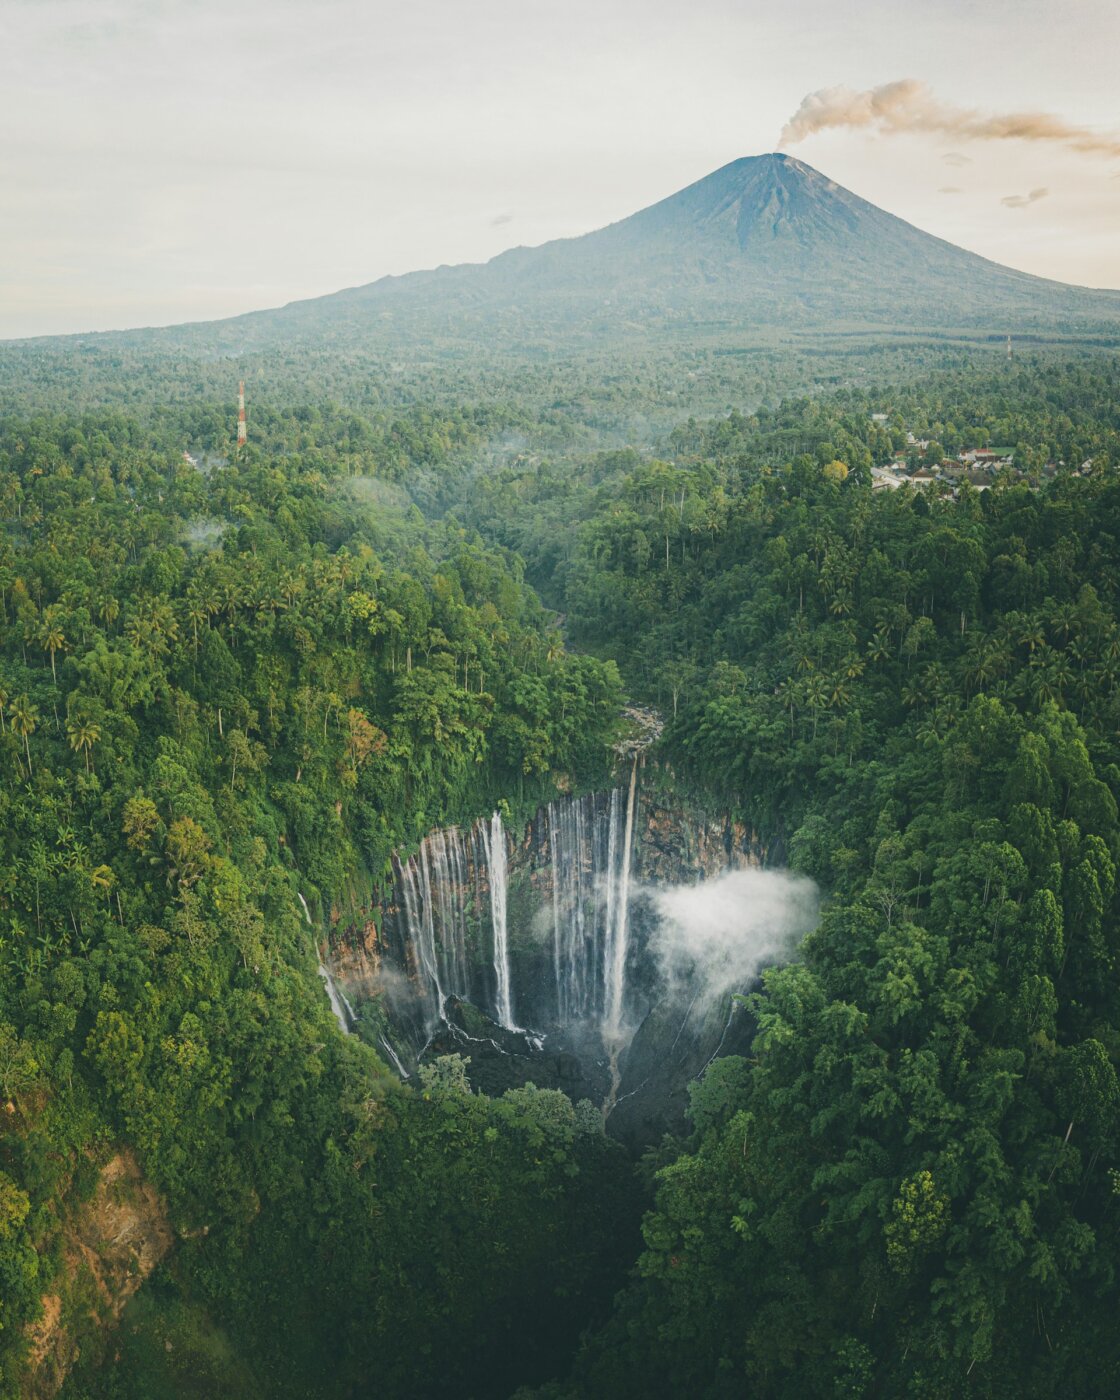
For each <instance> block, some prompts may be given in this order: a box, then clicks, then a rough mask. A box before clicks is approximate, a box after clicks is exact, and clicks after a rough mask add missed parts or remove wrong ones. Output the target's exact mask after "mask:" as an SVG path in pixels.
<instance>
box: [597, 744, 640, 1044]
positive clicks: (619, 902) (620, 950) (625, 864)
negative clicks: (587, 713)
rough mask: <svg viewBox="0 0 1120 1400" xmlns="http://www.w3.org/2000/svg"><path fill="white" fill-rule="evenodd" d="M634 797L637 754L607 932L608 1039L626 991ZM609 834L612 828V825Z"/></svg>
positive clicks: (618, 1024) (616, 1031) (617, 1032)
mask: <svg viewBox="0 0 1120 1400" xmlns="http://www.w3.org/2000/svg"><path fill="white" fill-rule="evenodd" d="M637 800H638V754H635V755H634V766H633V768H631V770H630V791H629V793H628V794H627V798H626V828H625V832H624V834H623V838H622V851H621V853H620V854H619V855H618V857H617V866H616V867H615V868H616V870H617V876H616V888H615V898H614V917H613V920H612V921H611V923H610V927H609V933H608V945H607V946H608V953H607V959H606V996H605V998H604V1000H605V1003H606V1004H605V1007H604V1011H605V1019H604V1029H605V1032H606V1035H607V1037H608V1038H609V1039H611V1040H615V1041H617V1040H618V1039H619V1037H620V1036H621V1034H622V1014H623V1008H622V1002H623V996H624V993H625V991H626V955H627V953H628V952H629V943H630V939H629V931H630V858H631V855H632V852H633V846H634V809H635V807H636V805H637ZM612 834H613V827H612Z"/></svg>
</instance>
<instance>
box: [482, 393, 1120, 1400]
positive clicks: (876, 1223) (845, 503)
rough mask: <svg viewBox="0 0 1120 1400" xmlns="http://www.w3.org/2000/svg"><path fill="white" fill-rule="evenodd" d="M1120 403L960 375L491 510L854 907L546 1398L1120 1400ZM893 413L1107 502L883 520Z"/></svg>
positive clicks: (794, 973)
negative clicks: (982, 441)
mask: <svg viewBox="0 0 1120 1400" xmlns="http://www.w3.org/2000/svg"><path fill="white" fill-rule="evenodd" d="M1115 403H1116V381H1115V371H1114V370H1112V369H1104V368H1102V369H1098V370H1096V371H1093V372H1087V371H1069V370H1066V369H1057V368H1051V369H1049V370H1046V371H1043V372H1035V371H1030V372H1028V371H1023V372H1021V373H1017V374H1011V375H1009V376H1008V377H1006V378H1005V379H1004V380H1003V382H1002V383H999V384H996V383H994V382H992V381H991V380H983V379H977V380H973V381H971V382H970V381H968V380H935V381H933V382H931V383H928V384H925V385H919V386H916V387H915V389H914V390H913V392H909V393H902V394H898V393H894V394H892V393H889V392H886V391H885V392H884V396H883V398H882V399H881V400H880V401H879V402H875V401H872V402H871V403H868V401H866V400H864V399H862V398H861V397H856V398H853V397H851V396H840V397H839V398H837V399H835V400H833V401H831V402H825V403H802V404H796V405H795V404H791V405H788V406H787V407H786V408H785V409H784V410H783V411H782V412H780V413H779V414H776V415H759V417H758V418H757V419H752V420H749V421H748V420H743V419H738V420H729V421H727V422H724V423H721V424H714V425H709V426H707V427H699V426H697V427H690V428H689V429H688V430H687V431H685V432H682V433H681V434H680V435H678V437H677V439H676V445H677V447H678V449H679V452H680V455H679V456H678V458H677V460H676V461H675V462H674V463H671V464H670V463H648V462H642V461H638V460H633V459H620V458H618V457H617V456H615V457H608V458H603V459H599V460H597V461H596V462H595V463H593V464H591V465H590V466H589V467H588V468H587V469H586V471H585V473H584V475H583V477H582V478H576V480H577V481H578V482H579V483H580V484H579V485H578V486H577V485H575V484H574V483H569V490H568V493H567V495H566V496H565V494H564V492H563V491H562V490H560V489H557V488H556V486H555V483H553V482H549V483H547V484H545V485H544V486H543V487H542V488H541V490H540V491H539V493H538V490H537V486H536V484H535V483H533V482H532V481H531V480H530V479H528V478H525V479H523V480H522V481H520V482H516V483H514V482H509V481H507V482H505V483H504V484H503V485H501V486H500V487H496V489H495V492H494V495H493V497H492V498H490V499H489V500H488V501H487V502H485V503H484V504H480V506H479V512H480V515H481V514H482V513H485V512H487V511H488V510H490V509H493V510H494V511H495V513H496V514H501V515H503V517H504V520H505V526H504V529H505V531H506V532H507V533H513V534H516V535H517V537H518V539H519V542H520V543H521V545H522V547H523V548H525V549H526V551H527V553H528V554H529V555H530V557H532V552H533V549H534V546H536V548H537V549H538V551H540V552H541V553H542V555H543V558H544V560H545V561H547V562H546V564H545V565H544V566H543V567H542V576H543V575H545V574H548V573H549V572H554V574H555V579H556V587H557V595H556V601H557V605H558V606H566V607H568V608H570V620H571V626H572V630H573V634H574V635H575V636H577V637H579V638H580V639H581V640H582V641H583V642H584V644H590V645H594V646H598V647H601V648H602V649H603V650H605V651H611V652H613V653H615V654H618V655H619V656H621V657H623V658H624V660H625V661H626V669H627V670H628V672H629V674H630V675H631V676H632V677H633V678H634V680H635V681H636V682H637V683H639V684H641V685H642V686H643V687H644V688H645V689H646V690H647V692H648V693H649V694H650V695H651V696H652V695H660V696H661V697H662V698H663V699H664V701H665V702H666V703H667V704H668V705H669V706H670V707H671V711H673V712H675V717H674V719H673V721H672V723H671V724H670V726H669V729H668V731H667V734H666V738H665V740H664V743H663V748H664V752H665V755H666V757H667V759H668V760H669V761H670V762H672V763H673V764H674V765H676V766H677V767H678V768H679V770H680V771H681V773H682V774H685V775H688V776H689V777H690V778H691V780H692V781H694V782H695V783H697V784H698V785H700V786H702V787H704V788H705V789H707V790H709V791H715V792H719V793H721V794H723V795H724V797H725V799H726V800H727V801H728V802H729V803H732V804H734V806H735V807H736V808H737V809H738V810H740V811H741V812H742V813H743V815H744V817H745V818H746V819H748V820H750V821H751V822H753V823H755V824H756V825H757V826H758V827H760V828H761V829H763V830H768V831H775V830H781V831H783V832H785V833H786V834H787V835H788V840H789V850H790V857H791V862H792V863H793V864H794V865H795V866H796V867H797V868H800V869H802V870H805V871H807V872H809V873H811V874H813V875H815V876H816V877H817V878H818V879H819V880H820V882H821V883H822V885H824V886H825V887H826V888H827V889H829V890H830V891H831V902H830V906H829V908H828V911H827V913H826V915H825V917H824V920H823V922H822V924H821V926H820V928H819V929H818V930H817V931H816V932H815V933H814V934H812V935H810V937H809V938H808V939H807V940H806V943H805V945H804V947H803V950H802V958H801V960H800V961H798V962H797V963H796V964H794V965H792V966H790V967H788V968H784V969H781V970H774V971H771V972H769V973H768V974H767V975H766V977H765V980H764V986H763V988H762V989H761V991H760V992H759V993H758V994H757V995H755V996H752V997H751V998H750V1009H751V1011H752V1013H753V1015H754V1016H755V1017H756V1019H757V1023H758V1026H759V1032H758V1035H757V1038H756V1040H755V1042H754V1046H753V1053H752V1055H751V1057H750V1058H749V1059H734V1058H732V1059H728V1060H725V1061H722V1062H720V1061H717V1062H716V1064H714V1065H713V1066H712V1068H711V1069H710V1070H709V1072H708V1075H707V1076H706V1078H705V1079H704V1081H703V1082H702V1083H701V1084H698V1085H696V1086H694V1087H693V1091H692V1093H693V1125H694V1129H695V1136H694V1138H693V1140H692V1142H691V1144H690V1145H689V1147H688V1149H687V1150H686V1151H685V1152H684V1153H683V1154H681V1155H680V1156H675V1153H674V1150H673V1149H671V1148H670V1149H668V1156H669V1158H670V1160H669V1162H668V1164H667V1165H664V1166H663V1168H662V1170H661V1171H660V1172H659V1175H658V1185H657V1197H656V1206H655V1209H654V1211H653V1212H652V1213H651V1214H650V1215H649V1216H648V1217H647V1219H646V1223H645V1227H644V1235H645V1245H646V1248H645V1251H644V1252H643V1254H642V1255H641V1257H640V1259H639V1261H638V1265H637V1270H636V1274H635V1277H634V1279H633V1282H632V1283H631V1285H630V1287H629V1289H628V1290H627V1291H626V1292H625V1293H624V1294H623V1295H622V1297H621V1299H620V1301H619V1304H618V1307H617V1310H616V1314H615V1317H614V1320H613V1321H612V1323H611V1325H610V1326H609V1327H608V1328H607V1329H606V1330H605V1331H603V1332H601V1333H599V1334H596V1335H594V1336H593V1337H592V1338H591V1339H590V1340H589V1341H588V1342H587V1343H586V1344H585V1347H584V1350H583V1352H582V1354H581V1357H580V1360H579V1363H578V1364H577V1367H576V1370H575V1373H574V1378H573V1380H572V1381H570V1382H569V1383H567V1384H565V1385H559V1386H557V1387H556V1388H555V1389H552V1390H549V1391H548V1392H546V1393H547V1394H549V1395H555V1396H564V1397H569V1396H604V1395H626V1396H629V1395H634V1396H639V1395H647V1396H648V1395H666V1396H668V1395H680V1394H687V1395H695V1396H713V1397H714V1396H724V1395H727V1396H730V1395H741V1394H744V1393H746V1394H759V1395H805V1394H811V1395H820V1396H825V1395H836V1394H843V1395H873V1394H876V1395H903V1394H905V1395H936V1396H945V1397H949V1396H955V1395H960V1394H963V1393H969V1394H977V1395H991V1396H1012V1395H1024V1394H1029V1395H1039V1396H1041V1395H1049V1394H1054V1393H1056V1392H1057V1391H1059V1390H1064V1389H1069V1390H1070V1391H1071V1392H1072V1393H1076V1394H1079V1395H1093V1396H1098V1395H1100V1396H1103V1395H1107V1394H1111V1393H1113V1392H1114V1391H1115V1388H1116V1385H1117V1383H1118V1379H1120V1356H1118V1352H1117V1347H1116V1341H1115V1329H1114V1325H1113V1323H1114V1311H1115V1297H1116V1293H1115V1288H1116V1269H1117V1264H1118V1262H1120V1261H1118V1257H1117V1223H1118V1220H1120V1215H1118V1212H1120V1201H1118V1199H1117V1194H1118V1193H1117V1180H1118V1178H1117V1170H1116V1169H1117V1165H1118V1154H1120V1086H1118V1082H1117V1074H1116V1067H1117V1059H1118V1054H1120V1038H1118V1033H1117V1027H1118V1024H1120V1003H1118V999H1117V981H1116V959H1117V953H1118V929H1117V921H1116V903H1115V895H1116V862H1117V858H1118V855H1120V828H1118V824H1117V805H1116V798H1117V794H1118V792H1120V767H1118V763H1120V749H1118V746H1117V733H1118V725H1120V690H1118V681H1120V669H1118V668H1120V617H1118V614H1117V605H1118V595H1117V580H1118V577H1120V573H1118V570H1120V558H1118V557H1117V540H1118V539H1120V482H1118V479H1117V475H1116V463H1117V461H1118V460H1120V458H1118V454H1117V442H1118V439H1117V417H1116V408H1115ZM888 406H889V408H890V410H891V418H892V420H894V421H895V422H899V421H901V422H903V423H909V424H912V425H913V426H915V427H918V428H922V429H928V431H929V432H930V433H934V432H935V433H937V435H938V436H939V437H944V438H945V439H946V440H947V441H954V440H960V439H961V437H962V436H964V435H971V436H974V435H975V434H976V433H977V432H978V431H987V432H989V433H990V434H992V435H993V437H994V438H999V439H1002V440H1004V441H1011V442H1015V443H1020V444H1022V446H1021V448H1020V449H1019V450H1021V451H1022V452H1023V454H1024V455H1029V456H1031V457H1032V459H1036V460H1037V461H1038V462H1039V463H1041V462H1043V461H1046V460H1049V458H1050V456H1051V454H1053V455H1054V456H1057V455H1059V454H1060V453H1064V454H1065V455H1066V456H1067V457H1068V458H1070V459H1071V460H1074V461H1076V462H1077V463H1078V475H1077V476H1073V475H1072V474H1070V473H1069V472H1063V473H1061V474H1060V475H1059V476H1058V478H1057V479H1056V480H1055V481H1054V483H1053V484H1052V485H1050V486H1048V487H1046V488H1044V489H1042V490H1036V489H1034V488H1033V487H1032V486H1031V485H1030V484H1029V481H1028V480H1025V479H1019V480H1016V481H1008V482H1006V483H1004V484H997V486H996V487H995V488H994V489H992V490H989V491H986V492H984V493H982V494H981V493H978V492H976V491H973V490H971V489H970V488H969V487H967V486H964V487H962V488H961V489H960V491H959V494H958V496H957V497H956V498H954V497H953V496H952V495H950V494H948V493H946V492H944V491H943V492H942V493H941V494H938V493H937V490H936V489H933V490H917V491H915V490H913V489H903V490H901V491H897V492H891V491H885V492H881V493H872V491H871V490H870V489H869V485H868V481H867V477H866V472H867V469H868V468H869V466H870V465H871V463H872V461H875V460H881V459H882V457H883V455H884V454H889V452H890V450H891V443H890V440H889V435H888V430H887V429H886V428H884V427H883V426H882V425H879V424H874V423H873V422H872V421H871V417H870V413H869V411H868V410H869V409H870V408H887V407H888ZM787 453H788V454H789V455H788V456H787V455H786V454H787ZM1083 453H1084V454H1085V456H1088V455H1089V454H1092V455H1093V464H1092V466H1091V467H1090V468H1089V469H1087V470H1086V471H1085V473H1084V474H1082V471H1081V465H1080V464H1081V462H1082V461H1083V460H1084V458H1083V456H1082V454H1083ZM794 454H796V455H794ZM837 463H842V464H843V465H844V466H845V467H847V468H850V469H849V470H840V469H839V468H838V467H837ZM580 492H582V494H579V493H580ZM501 501H504V502H505V505H504V508H503V506H502V505H501ZM527 501H528V502H530V503H529V504H526V502H527ZM518 502H519V503H520V504H517V503H518ZM538 511H542V512H556V511H563V512H566V513H567V514H568V515H569V517H570V518H577V519H579V518H581V517H582V518H583V523H582V524H581V526H580V528H579V530H578V531H577V533H576V537H575V541H574V544H573V545H572V547H571V548H569V549H566V550H558V546H557V541H558V540H559V538H560V535H559V531H558V530H557V529H556V527H555V521H554V520H553V522H552V525H551V527H550V526H549V525H548V524H546V523H544V522H543V521H542V520H541V519H540V518H539V517H538V515H537V512H538ZM538 542H539V543H538Z"/></svg>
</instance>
